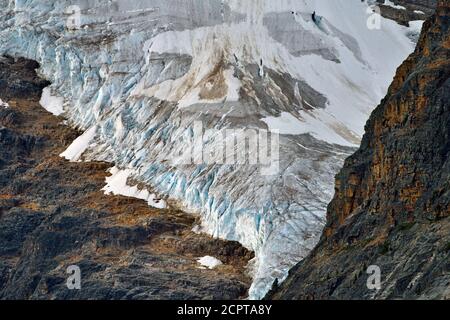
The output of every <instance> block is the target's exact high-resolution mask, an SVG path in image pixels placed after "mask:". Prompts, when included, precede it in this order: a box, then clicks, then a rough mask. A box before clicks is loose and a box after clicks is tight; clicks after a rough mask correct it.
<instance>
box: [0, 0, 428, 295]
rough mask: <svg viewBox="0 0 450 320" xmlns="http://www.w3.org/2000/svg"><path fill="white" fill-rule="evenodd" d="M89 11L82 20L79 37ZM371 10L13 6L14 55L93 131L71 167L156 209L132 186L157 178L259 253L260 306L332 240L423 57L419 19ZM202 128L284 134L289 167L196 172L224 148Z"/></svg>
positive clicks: (321, 4) (222, 2) (3, 43)
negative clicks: (72, 16)
mask: <svg viewBox="0 0 450 320" xmlns="http://www.w3.org/2000/svg"><path fill="white" fill-rule="evenodd" d="M74 4H75V5H78V6H80V9H81V12H82V14H81V16H80V19H79V22H80V25H79V28H73V27H71V28H68V27H67V24H68V21H72V20H68V19H69V16H68V14H66V13H65V12H66V9H67V8H68V7H70V6H71V5H74ZM368 6H369V5H368V4H367V3H366V2H361V1H349V0H321V1H313V0H280V1H273V0H209V1H203V0H183V1H180V0H139V1H130V0H117V1H108V2H106V1H100V0H90V1H87V0H82V1H77V2H75V1H69V0H64V1H47V0H20V1H13V0H0V7H1V8H2V11H1V12H0V54H9V55H11V56H15V57H19V56H24V57H27V58H30V59H34V60H36V61H38V62H39V63H40V64H41V68H40V69H39V73H40V74H41V75H42V76H43V77H45V78H47V79H48V80H50V81H51V83H52V85H51V86H50V87H48V88H46V89H45V90H44V93H43V97H42V101H41V104H42V105H43V106H44V108H46V109H47V110H49V111H50V112H53V113H54V114H57V115H59V114H62V113H63V112H64V116H65V117H67V119H68V122H69V123H70V124H71V125H73V126H74V127H77V128H79V129H82V130H85V131H86V132H85V134H83V135H82V137H80V138H79V139H77V140H76V141H75V142H74V143H73V144H72V145H71V146H70V147H69V148H68V149H67V150H66V152H64V153H63V154H62V156H64V157H66V158H67V159H69V160H72V161H78V160H80V159H83V160H88V161H89V160H102V161H111V162H114V163H115V164H116V167H115V168H114V169H113V170H112V171H111V173H112V176H111V177H108V179H107V186H105V189H104V190H105V192H107V193H114V194H122V195H126V196H132V197H136V198H140V199H144V200H146V201H148V202H149V204H150V205H154V206H155V201H157V200H158V199H156V200H155V198H156V196H155V195H153V194H151V193H150V192H148V191H147V190H140V189H139V188H138V187H137V186H129V185H127V182H128V181H130V180H133V181H139V182H143V183H145V184H148V185H150V186H151V188H152V189H153V190H155V192H156V193H158V194H159V195H161V196H165V197H170V198H171V199H173V200H176V202H177V203H179V204H180V206H181V207H182V209H184V210H187V211H189V212H193V213H195V214H199V215H200V216H201V222H202V223H201V231H203V232H207V233H209V234H211V235H213V236H215V237H220V238H224V239H229V240H236V241H239V242H240V243H241V244H243V245H244V246H245V247H247V248H249V249H251V250H254V251H255V255H256V258H255V260H254V261H253V263H252V266H251V267H252V275H253V279H254V281H253V284H252V287H251V288H250V298H251V299H259V298H261V297H263V296H264V294H265V293H266V292H267V291H268V290H269V289H270V287H271V286H272V283H273V281H274V280H275V279H278V280H279V281H282V280H284V279H285V277H286V275H287V271H288V270H289V268H291V267H292V266H293V265H295V264H296V263H297V262H298V261H300V260H301V259H302V258H304V257H305V256H306V255H307V254H308V253H309V252H310V250H312V248H313V247H314V246H315V244H316V243H317V241H318V239H319V237H320V234H321V232H322V229H323V226H324V223H325V213H326V206H327V204H328V202H329V201H330V199H331V198H332V196H333V192H334V175H335V174H336V172H337V171H338V170H339V169H340V167H341V165H342V163H343V161H344V159H345V158H346V157H347V156H348V155H349V154H351V153H352V152H353V150H354V149H353V148H350V146H352V147H354V146H357V145H358V143H359V139H360V137H361V135H362V133H363V128H364V124H365V122H366V120H367V118H368V116H369V114H370V112H371V110H373V108H374V107H375V106H376V105H377V104H378V103H379V101H380V100H381V98H382V97H383V96H384V95H385V94H386V91H387V88H388V86H389V84H390V83H391V81H392V78H393V76H394V74H395V70H396V68H397V67H398V66H399V65H400V64H401V62H402V61H403V60H404V59H405V58H406V57H407V56H408V54H409V53H410V52H412V50H413V48H414V43H413V42H412V41H411V40H410V37H409V36H410V35H411V34H412V33H414V32H417V28H420V25H419V24H418V23H412V24H411V28H406V27H404V26H400V25H398V24H397V23H395V22H393V21H390V20H386V19H384V18H382V17H376V18H379V19H380V21H381V28H380V29H375V30H371V29H369V28H368V27H367V21H368V18H369V17H370V16H371V15H373V13H372V11H371V10H368V9H369V7H368ZM313 11H316V13H317V15H318V16H319V17H321V19H320V21H321V22H320V23H318V24H315V23H314V22H313V21H312V19H311V14H312V12H313ZM63 106H64V107H63ZM195 121H202V123H203V125H204V127H205V129H216V130H218V132H225V131H226V130H227V129H230V128H231V129H248V128H251V129H269V130H270V131H274V130H277V129H278V130H279V131H280V132H281V137H280V161H279V170H278V171H274V174H273V175H261V174H260V170H259V169H258V168H257V167H255V166H254V165H250V164H219V163H218V164H213V165H210V164H196V163H192V164H186V163H185V160H186V158H185V157H182V156H180V154H182V153H183V151H186V150H190V149H194V150H198V148H199V147H203V148H211V147H214V146H215V144H216V143H215V141H217V140H216V139H215V137H209V138H208V139H204V140H203V141H201V143H200V144H201V145H200V146H198V145H196V144H195V143H194V142H193V140H192V139H191V138H192V128H193V125H194V122H195ZM94 128H95V130H94ZM156 205H160V202H158V203H156ZM164 205H165V203H164ZM161 206H163V205H161Z"/></svg>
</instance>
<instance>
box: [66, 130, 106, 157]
mask: <svg viewBox="0 0 450 320" xmlns="http://www.w3.org/2000/svg"><path fill="white" fill-rule="evenodd" d="M96 132H97V127H96V126H94V127H92V128H90V129H89V130H87V131H86V132H85V133H83V134H82V135H81V136H79V137H78V138H76V139H75V140H74V141H73V142H72V144H71V145H70V146H69V147H68V148H67V149H66V151H64V152H63V153H61V154H60V155H59V156H60V157H62V158H65V159H67V160H69V161H72V162H77V161H80V158H81V156H82V155H83V153H84V152H85V151H86V149H87V148H88V147H89V145H90V144H91V141H92V140H93V139H94V136H95V133H96Z"/></svg>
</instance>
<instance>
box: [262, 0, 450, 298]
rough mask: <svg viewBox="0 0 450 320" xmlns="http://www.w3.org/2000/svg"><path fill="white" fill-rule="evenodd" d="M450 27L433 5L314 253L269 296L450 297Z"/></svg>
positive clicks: (340, 182) (447, 14)
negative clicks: (372, 275)
mask: <svg viewBox="0 0 450 320" xmlns="http://www.w3.org/2000/svg"><path fill="white" fill-rule="evenodd" d="M449 27H450V4H449V2H448V1H439V4H438V9H437V12H436V14H435V15H433V16H432V17H431V18H430V19H429V20H428V21H427V22H426V23H425V24H424V30H423V31H422V34H421V37H420V40H419V43H418V46H417V48H416V50H415V52H414V53H413V54H412V55H411V56H410V57H409V58H408V59H407V60H406V61H405V62H404V63H403V64H402V65H401V66H400V68H399V69H398V71H397V75H396V77H395V79H394V82H393V83H392V85H391V86H390V89H389V91H388V94H387V96H386V98H385V99H384V100H383V101H382V102H381V104H380V105H379V106H378V107H377V108H376V110H375V111H374V112H373V114H372V115H371V117H370V119H369V121H368V123H367V125H366V133H365V135H364V138H363V140H362V143H361V147H360V149H359V150H358V151H357V152H356V153H355V154H354V155H352V156H351V157H350V158H348V159H347V160H346V162H345V165H344V168H343V169H342V170H341V171H340V173H339V174H338V175H337V178H336V186H335V196H334V199H333V200H332V202H331V203H330V205H329V206H328V213H327V225H326V228H325V231H324V233H323V235H322V238H321V240H320V243H319V245H318V246H317V247H316V248H315V249H314V251H313V252H312V253H311V254H310V255H309V256H308V258H306V259H305V260H303V261H302V262H301V263H299V264H298V265H297V266H296V267H295V268H294V269H292V270H291V272H290V275H289V277H288V279H287V280H286V281H285V282H284V283H283V284H282V285H281V286H279V287H277V286H274V289H273V291H272V292H271V293H270V294H269V296H268V297H270V298H274V299H397V298H399V299H401V298H411V299H436V298H440V299H450V258H449V252H450V79H449V77H450V30H449ZM369 266H376V267H379V270H380V271H381V288H379V289H378V290H377V289H375V290H372V289H369V288H368V286H367V281H368V277H369V274H368V267H369ZM376 267H375V268H376Z"/></svg>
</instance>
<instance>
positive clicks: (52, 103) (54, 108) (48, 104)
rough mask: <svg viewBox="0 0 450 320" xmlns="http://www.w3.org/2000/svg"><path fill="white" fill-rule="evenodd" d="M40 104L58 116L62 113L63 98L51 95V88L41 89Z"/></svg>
mask: <svg viewBox="0 0 450 320" xmlns="http://www.w3.org/2000/svg"><path fill="white" fill-rule="evenodd" d="M39 103H40V105H41V106H42V107H43V108H44V109H45V110H47V111H48V112H50V113H52V114H54V115H55V116H59V115H61V114H62V113H64V107H63V106H64V98H62V97H58V96H54V95H52V92H51V88H50V87H47V88H44V90H42V96H41V100H40V101H39Z"/></svg>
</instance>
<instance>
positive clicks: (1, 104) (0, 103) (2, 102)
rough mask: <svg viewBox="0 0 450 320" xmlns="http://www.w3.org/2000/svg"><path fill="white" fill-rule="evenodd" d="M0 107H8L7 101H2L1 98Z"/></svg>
mask: <svg viewBox="0 0 450 320" xmlns="http://www.w3.org/2000/svg"><path fill="white" fill-rule="evenodd" d="M0 107H3V108H5V109H6V108H9V104H8V103H7V102H4V101H3V100H2V99H0Z"/></svg>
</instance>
